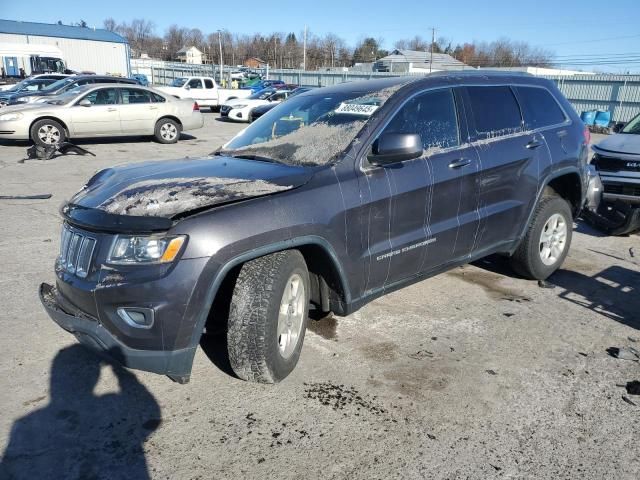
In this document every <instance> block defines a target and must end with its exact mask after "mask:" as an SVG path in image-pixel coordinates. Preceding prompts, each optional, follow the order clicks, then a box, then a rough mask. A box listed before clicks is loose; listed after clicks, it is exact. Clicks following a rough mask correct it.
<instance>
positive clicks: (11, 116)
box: [0, 112, 22, 122]
mask: <svg viewBox="0 0 640 480" xmlns="http://www.w3.org/2000/svg"><path fill="white" fill-rule="evenodd" d="M20 118H22V114H21V113H20V112H12V113H5V114H3V115H0V122H12V121H14V120H19V119H20Z"/></svg>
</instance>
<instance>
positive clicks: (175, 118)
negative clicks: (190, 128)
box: [156, 115, 182, 127]
mask: <svg viewBox="0 0 640 480" xmlns="http://www.w3.org/2000/svg"><path fill="white" fill-rule="evenodd" d="M165 118H167V119H169V120H173V121H174V122H176V123H177V124H178V125H180V127H182V122H181V121H180V119H179V118H178V117H176V116H175V115H163V116H161V117H160V118H158V120H156V126H158V123H160V122H161V121H162V120H164V119H165Z"/></svg>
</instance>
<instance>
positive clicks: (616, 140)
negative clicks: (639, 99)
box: [587, 114, 640, 235]
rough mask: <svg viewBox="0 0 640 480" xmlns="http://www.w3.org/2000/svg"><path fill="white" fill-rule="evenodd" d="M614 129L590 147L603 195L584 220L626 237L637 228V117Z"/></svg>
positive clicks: (639, 215)
mask: <svg viewBox="0 0 640 480" xmlns="http://www.w3.org/2000/svg"><path fill="white" fill-rule="evenodd" d="M616 130H617V133H616V134H615V135H611V136H610V137H607V138H606V139H604V140H603V141H601V142H600V143H599V144H597V145H594V146H593V147H592V148H593V152H594V154H593V157H592V158H591V164H592V165H593V166H594V167H595V168H596V170H597V171H598V172H599V173H600V178H601V180H602V183H603V186H604V192H603V194H602V197H603V202H601V204H600V208H599V209H598V211H597V212H587V219H589V220H591V221H592V223H595V225H596V226H597V227H600V228H601V229H603V230H605V231H606V232H607V233H609V234H611V235H626V234H629V233H631V232H634V231H635V230H638V229H640V114H639V115H636V116H635V117H634V118H633V119H631V121H629V123H627V124H626V125H620V126H617V128H616Z"/></svg>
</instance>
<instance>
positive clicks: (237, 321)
mask: <svg viewBox="0 0 640 480" xmlns="http://www.w3.org/2000/svg"><path fill="white" fill-rule="evenodd" d="M308 313H309V273H308V271H307V266H306V263H305V261H304V257H303V256H302V254H301V253H300V252H299V251H297V250H287V251H284V252H277V253H274V254H271V255H267V256H265V257H261V258H258V259H255V260H252V261H249V262H247V263H245V264H244V265H243V266H242V268H241V270H240V273H239V275H238V279H237V281H236V285H235V288H234V291H233V295H232V298H231V307H230V311H229V321H228V330H227V345H228V349H229V361H230V363H231V367H232V368H233V371H234V372H235V373H236V375H238V377H240V378H242V379H244V380H249V381H254V382H261V383H276V382H279V381H280V380H282V379H284V378H285V377H287V375H289V374H290V373H291V372H292V371H293V369H294V368H295V366H296V364H297V363H298V358H299V357H300V351H301V349H302V344H303V341H304V334H305V330H306V327H307V316H308Z"/></svg>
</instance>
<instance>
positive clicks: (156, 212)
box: [69, 156, 313, 218]
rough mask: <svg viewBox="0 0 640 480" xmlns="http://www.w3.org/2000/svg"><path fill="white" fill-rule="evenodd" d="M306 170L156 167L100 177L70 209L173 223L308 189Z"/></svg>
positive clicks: (235, 164)
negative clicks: (238, 203)
mask: <svg viewBox="0 0 640 480" xmlns="http://www.w3.org/2000/svg"><path fill="white" fill-rule="evenodd" d="M312 175H313V170H312V169H309V168H301V167H293V166H287V165H280V164H276V163H267V162H260V161H253V160H245V159H237V158H231V157H223V156H217V157H207V158H204V159H183V160H172V161H157V162H146V163H139V164H133V165H129V166H123V167H115V168H110V169H106V170H102V171H100V172H98V173H97V174H96V175H95V176H94V177H93V178H92V179H91V180H89V182H88V183H87V185H85V187H84V188H83V189H82V190H81V191H80V192H78V193H77V194H76V195H75V196H74V197H73V198H72V199H71V200H70V202H69V203H70V204H72V205H77V206H80V207H84V208H91V209H98V210H102V211H104V212H106V213H109V214H116V215H130V216H138V217H165V218H172V217H174V216H176V215H178V214H181V213H186V212H189V211H193V210H199V209H202V208H206V207H212V206H215V205H220V204H223V203H229V202H235V201H239V200H245V199H249V198H254V197H259V196H263V195H269V194H273V193H277V192H282V191H285V190H290V189H292V188H295V187H298V186H300V185H303V184H304V183H306V182H307V181H308V180H309V179H310V178H311V176H312Z"/></svg>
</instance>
